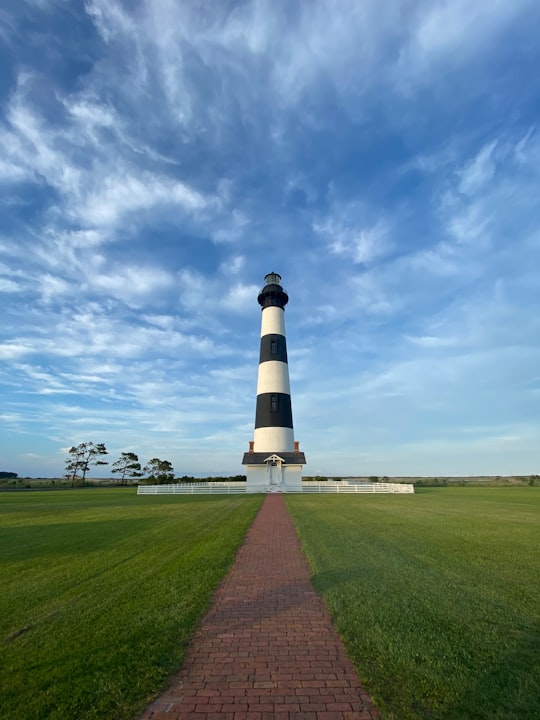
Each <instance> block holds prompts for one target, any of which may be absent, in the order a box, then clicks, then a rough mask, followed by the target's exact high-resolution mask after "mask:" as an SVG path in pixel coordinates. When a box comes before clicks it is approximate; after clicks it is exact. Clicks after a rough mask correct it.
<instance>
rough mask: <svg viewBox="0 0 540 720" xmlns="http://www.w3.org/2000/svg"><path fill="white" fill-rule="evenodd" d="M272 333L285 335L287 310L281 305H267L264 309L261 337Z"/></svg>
mask: <svg viewBox="0 0 540 720" xmlns="http://www.w3.org/2000/svg"><path fill="white" fill-rule="evenodd" d="M272 333H275V334H276V335H283V337H285V311H284V310H283V309H282V308H280V307H275V306H272V307H267V308H263V311H262V319H261V337H263V336H264V335H271V334H272Z"/></svg>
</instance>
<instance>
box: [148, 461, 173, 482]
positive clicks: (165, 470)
mask: <svg viewBox="0 0 540 720" xmlns="http://www.w3.org/2000/svg"><path fill="white" fill-rule="evenodd" d="M144 474H145V475H146V476H147V479H148V482H150V483H154V484H155V485H165V484H167V483H172V482H173V480H174V469H173V466H172V465H171V463H170V462H169V461H168V460H160V459H159V458H152V460H149V461H148V464H147V465H145V467H144Z"/></svg>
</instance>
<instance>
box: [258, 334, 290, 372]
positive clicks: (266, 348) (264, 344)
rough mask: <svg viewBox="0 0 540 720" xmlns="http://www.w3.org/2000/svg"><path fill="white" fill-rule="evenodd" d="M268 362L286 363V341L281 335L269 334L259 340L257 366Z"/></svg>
mask: <svg viewBox="0 0 540 720" xmlns="http://www.w3.org/2000/svg"><path fill="white" fill-rule="evenodd" d="M270 360H277V361H278V362H283V363H286V362H287V341H286V339H285V337H284V336H283V335H277V334H274V333H271V334H268V335H263V337H262V338H261V352H260V355H259V364H260V363H263V362H268V361H270Z"/></svg>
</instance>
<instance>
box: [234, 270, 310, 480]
mask: <svg viewBox="0 0 540 720" xmlns="http://www.w3.org/2000/svg"><path fill="white" fill-rule="evenodd" d="M264 283H265V284H264V287H263V288H262V290H261V291H260V293H259V296H258V298H257V300H258V302H259V305H260V306H261V308H262V317H261V344H260V354H259V374H258V380H257V404H256V410H255V431H254V434H253V440H252V441H250V443H249V452H247V453H244V457H243V460H242V464H243V465H245V467H246V474H247V487H246V490H247V492H302V465H305V463H306V458H305V455H304V453H303V452H300V447H299V443H298V442H297V441H295V439H294V429H293V419H292V405H291V388H290V382H289V364H288V360H287V340H286V336H285V305H287V303H288V302H289V296H288V295H287V293H286V291H285V289H284V288H283V286H282V285H281V276H280V275H278V274H277V273H274V272H272V273H269V274H268V275H266V276H265V278H264Z"/></svg>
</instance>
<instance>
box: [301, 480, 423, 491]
mask: <svg viewBox="0 0 540 720" xmlns="http://www.w3.org/2000/svg"><path fill="white" fill-rule="evenodd" d="M302 492H303V493H414V485H411V484H410V483H352V484H350V485H349V483H344V482H323V483H315V482H303V483H302Z"/></svg>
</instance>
